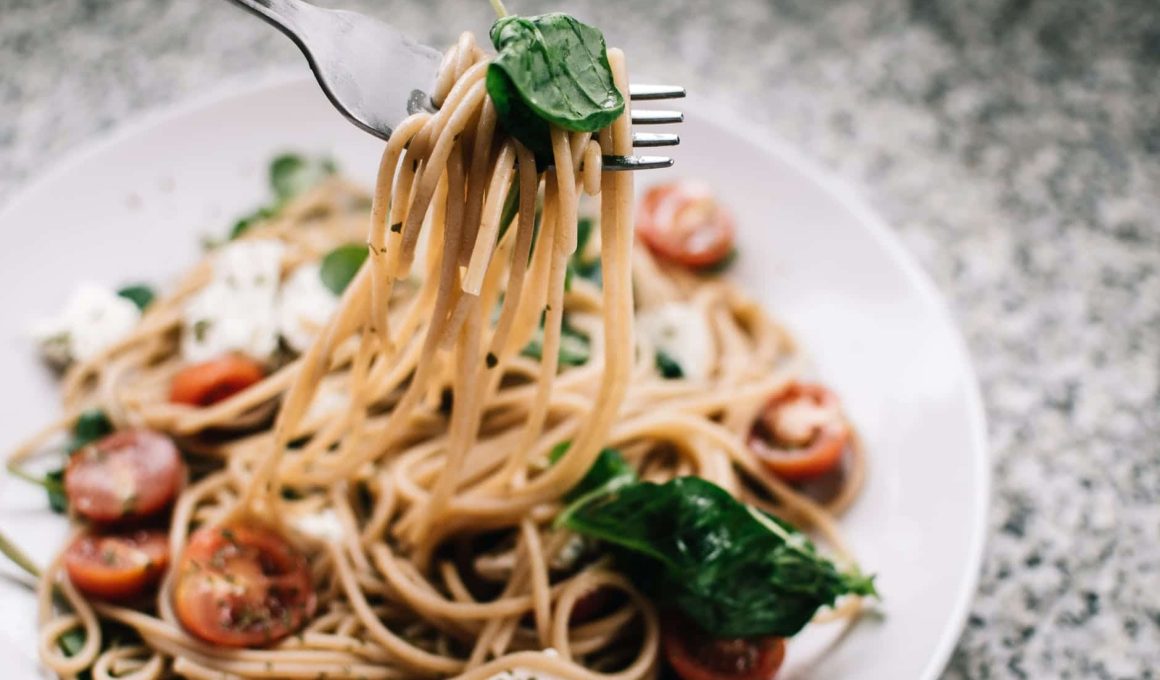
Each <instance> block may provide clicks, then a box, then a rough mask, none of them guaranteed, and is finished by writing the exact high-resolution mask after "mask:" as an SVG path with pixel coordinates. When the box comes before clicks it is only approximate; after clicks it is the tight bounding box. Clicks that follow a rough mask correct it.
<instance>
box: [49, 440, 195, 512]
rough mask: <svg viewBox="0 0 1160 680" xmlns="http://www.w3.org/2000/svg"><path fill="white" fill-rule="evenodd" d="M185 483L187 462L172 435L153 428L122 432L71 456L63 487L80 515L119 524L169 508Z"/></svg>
mask: <svg viewBox="0 0 1160 680" xmlns="http://www.w3.org/2000/svg"><path fill="white" fill-rule="evenodd" d="M184 480H185V464H184V463H183V462H182V460H181V453H180V452H178V450H177V447H176V446H175V445H174V444H173V441H172V440H171V439H169V437H166V436H165V435H163V434H159V433H157V432H153V431H151V430H121V431H120V432H114V433H113V434H111V435H108V436H107V437H104V438H103V439H100V440H98V441H96V442H94V443H92V444H89V445H88V446H86V447H84V448H82V449H80V450H79V451H77V452H76V453H74V454H73V455H72V457H71V458H70V459H69V463H68V468H67V469H66V470H65V476H64V489H65V493H66V494H67V495H68V500H69V505H70V507H72V509H73V510H75V511H76V513H77V514H78V515H80V516H82V517H84V518H86V519H90V520H92V521H94V522H118V521H121V520H126V519H137V518H141V517H148V516H150V515H153V514H156V513H158V512H160V511H162V510H164V509H165V508H166V507H168V506H169V504H170V503H172V502H173V499H174V498H176V497H177V493H178V491H179V490H180V489H181V485H182V483H183V482H184Z"/></svg>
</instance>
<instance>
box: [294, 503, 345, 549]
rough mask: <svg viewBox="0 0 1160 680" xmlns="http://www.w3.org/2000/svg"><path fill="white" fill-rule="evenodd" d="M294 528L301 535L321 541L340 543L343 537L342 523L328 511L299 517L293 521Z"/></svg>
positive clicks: (332, 511)
mask: <svg viewBox="0 0 1160 680" xmlns="http://www.w3.org/2000/svg"><path fill="white" fill-rule="evenodd" d="M294 526H295V528H297V529H298V530H299V531H301V532H302V533H304V534H307V535H309V536H313V537H315V538H317V539H320V540H323V541H332V542H333V541H341V540H342V537H343V530H342V522H341V521H339V519H338V515H337V514H335V512H334V510H330V509H326V510H322V511H320V512H313V513H310V514H307V515H300V516H299V517H298V518H297V519H295V520H294Z"/></svg>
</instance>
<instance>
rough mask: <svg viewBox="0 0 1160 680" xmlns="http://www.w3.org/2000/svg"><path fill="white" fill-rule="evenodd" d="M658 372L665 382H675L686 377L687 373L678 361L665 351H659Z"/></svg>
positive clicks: (657, 358) (657, 357)
mask: <svg viewBox="0 0 1160 680" xmlns="http://www.w3.org/2000/svg"><path fill="white" fill-rule="evenodd" d="M656 364H657V370H658V371H660V374H661V377H662V378H664V379H665V380H674V379H677V378H683V377H685V371H684V369H682V368H681V365H680V364H679V363H677V360H676V359H674V358H672V357H671V356H669V355H668V354H667V353H666V352H665V351H664V350H659V349H658V350H657V356H656Z"/></svg>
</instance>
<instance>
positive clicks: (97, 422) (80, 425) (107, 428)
mask: <svg viewBox="0 0 1160 680" xmlns="http://www.w3.org/2000/svg"><path fill="white" fill-rule="evenodd" d="M112 432H113V423H112V422H110V421H109V417H108V416H107V415H105V412H104V411H102V410H101V409H99V408H91V409H89V410H87V411H82V412H81V414H80V415H79V416H77V422H76V423H75V424H74V425H73V434H72V441H71V442H69V446H68V450H69V453H72V452H74V451H78V450H80V449H82V448H84V447H85V446H88V445H89V444H91V443H93V442H95V441H97V440H98V439H102V438H103V437H105V436H106V435H108V434H110V433H112Z"/></svg>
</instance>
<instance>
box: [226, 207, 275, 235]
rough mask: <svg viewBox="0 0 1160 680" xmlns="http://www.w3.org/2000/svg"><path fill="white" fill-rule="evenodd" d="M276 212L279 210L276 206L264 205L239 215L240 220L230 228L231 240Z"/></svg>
mask: <svg viewBox="0 0 1160 680" xmlns="http://www.w3.org/2000/svg"><path fill="white" fill-rule="evenodd" d="M276 212H277V210H276V209H275V208H272V207H270V206H267V205H264V206H262V207H260V208H257V209H256V210H254V211H253V212H251V213H249V214H247V215H243V216H242V217H239V218H238V221H237V222H234V226H233V227H231V228H230V240H231V241H232V240H234V239H236V238H237V237H239V236H241V235H242V234H244V233H246V231H248V230H249V228H250V227H252V226H254V225H255V224H257V223H258V222H262V221H264V220H268V219H270V218H271V217H273V216H274V214H275V213H276Z"/></svg>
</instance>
